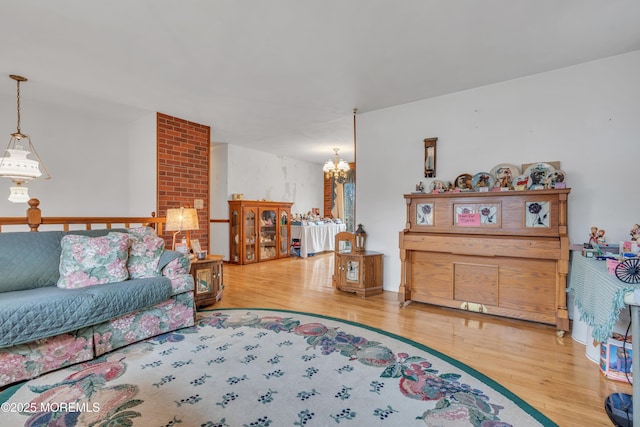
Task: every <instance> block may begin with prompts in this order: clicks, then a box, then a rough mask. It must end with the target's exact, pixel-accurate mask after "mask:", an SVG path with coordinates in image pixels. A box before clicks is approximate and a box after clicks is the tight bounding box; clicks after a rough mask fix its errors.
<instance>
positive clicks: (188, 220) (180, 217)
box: [166, 208, 200, 231]
mask: <svg viewBox="0 0 640 427" xmlns="http://www.w3.org/2000/svg"><path fill="white" fill-rule="evenodd" d="M198 228H200V227H199V225H198V211H197V210H196V209H194V208H175V209H167V224H166V230H167V231H184V230H197V229H198Z"/></svg>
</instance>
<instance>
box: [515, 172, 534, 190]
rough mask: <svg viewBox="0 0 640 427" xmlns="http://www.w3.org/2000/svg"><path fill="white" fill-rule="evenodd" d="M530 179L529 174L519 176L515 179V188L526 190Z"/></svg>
mask: <svg viewBox="0 0 640 427" xmlns="http://www.w3.org/2000/svg"><path fill="white" fill-rule="evenodd" d="M529 181H531V178H530V177H529V175H520V176H517V177H516V178H515V179H514V180H513V188H515V189H516V190H526V189H527V188H529Z"/></svg>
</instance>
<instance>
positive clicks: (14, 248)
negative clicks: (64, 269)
mask: <svg viewBox="0 0 640 427" xmlns="http://www.w3.org/2000/svg"><path fill="white" fill-rule="evenodd" d="M61 238H62V232H61V231H41V232H38V233H30V232H9V233H0V272H1V273H0V292H10V291H18V290H22V289H31V288H39V287H43V286H53V285H55V284H56V282H57V281H58V277H59V273H58V265H59V264H60V239H61Z"/></svg>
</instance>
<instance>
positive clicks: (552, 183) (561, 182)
mask: <svg viewBox="0 0 640 427" xmlns="http://www.w3.org/2000/svg"><path fill="white" fill-rule="evenodd" d="M544 181H545V185H546V186H547V188H565V187H566V185H567V174H566V173H565V172H564V171H561V170H560V169H556V170H553V171H550V172H547V175H546V176H545V177H544Z"/></svg>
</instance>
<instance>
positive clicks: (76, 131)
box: [0, 98, 155, 216]
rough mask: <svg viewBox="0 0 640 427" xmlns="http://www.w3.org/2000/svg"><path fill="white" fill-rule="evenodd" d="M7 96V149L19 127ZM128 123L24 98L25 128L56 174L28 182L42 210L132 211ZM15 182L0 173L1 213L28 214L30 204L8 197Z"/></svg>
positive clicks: (2, 108)
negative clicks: (130, 209)
mask: <svg viewBox="0 0 640 427" xmlns="http://www.w3.org/2000/svg"><path fill="white" fill-rule="evenodd" d="M4 101H7V99H6V98H3V102H2V103H0V130H2V131H3V132H6V133H5V134H4V135H5V138H6V139H4V140H3V141H4V142H2V144H4V145H2V151H3V152H4V148H5V147H6V144H7V143H8V142H9V138H10V137H9V134H10V133H11V132H14V131H15V129H16V121H15V120H16V110H15V108H16V107H15V104H12V103H11V102H4ZM127 127H128V124H127V123H126V122H123V121H120V120H116V119H113V118H108V117H105V116H97V115H95V114H91V113H88V112H85V111H83V110H82V109H79V108H68V107H64V106H60V105H51V104H46V105H45V104H37V103H35V102H33V101H30V100H29V101H28V102H27V100H26V99H23V102H22V131H23V132H24V133H27V134H29V135H30V136H31V139H32V142H33V145H34V146H35V148H36V150H37V151H38V154H40V157H41V158H42V160H43V161H44V163H45V165H46V166H47V168H48V169H49V172H50V173H51V176H52V179H51V180H48V181H41V180H36V181H32V182H31V183H30V184H29V195H30V196H31V197H35V198H38V199H40V202H41V204H40V207H41V209H42V212H43V215H45V216H68V215H75V216H116V215H119V216H122V215H128V213H127V212H128V205H129V181H130V178H131V176H130V172H129V140H128V133H127ZM32 158H33V157H32ZM154 168H155V166H154ZM11 185H12V183H11V181H9V180H8V179H5V178H3V179H0V216H24V215H25V211H26V209H27V207H28V206H27V205H26V204H24V203H11V202H8V201H7V200H6V198H7V197H8V196H9V187H10V186H11ZM148 213H149V212H144V214H148ZM142 214H143V213H137V214H136V215H142Z"/></svg>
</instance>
